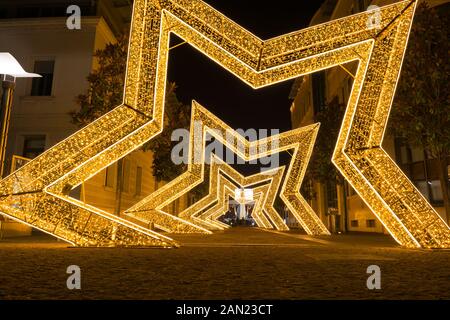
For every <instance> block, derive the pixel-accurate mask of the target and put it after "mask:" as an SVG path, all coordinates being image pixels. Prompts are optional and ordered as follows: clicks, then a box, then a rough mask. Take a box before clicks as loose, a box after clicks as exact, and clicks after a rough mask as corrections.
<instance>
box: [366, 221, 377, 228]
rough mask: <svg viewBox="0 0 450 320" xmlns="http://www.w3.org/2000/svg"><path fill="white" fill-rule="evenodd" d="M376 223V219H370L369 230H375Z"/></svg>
mask: <svg viewBox="0 0 450 320" xmlns="http://www.w3.org/2000/svg"><path fill="white" fill-rule="evenodd" d="M375 225H376V222H375V220H374V219H368V220H366V227H367V228H375Z"/></svg>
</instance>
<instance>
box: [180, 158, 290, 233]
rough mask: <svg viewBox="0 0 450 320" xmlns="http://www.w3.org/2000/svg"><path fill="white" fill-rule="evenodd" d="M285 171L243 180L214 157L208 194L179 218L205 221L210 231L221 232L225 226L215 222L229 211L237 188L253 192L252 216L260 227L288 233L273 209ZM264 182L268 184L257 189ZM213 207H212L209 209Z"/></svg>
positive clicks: (260, 174) (267, 172)
mask: <svg viewBox="0 0 450 320" xmlns="http://www.w3.org/2000/svg"><path fill="white" fill-rule="evenodd" d="M284 170H285V168H284V167H280V168H275V169H271V170H268V171H266V172H264V173H258V174H254V175H251V176H248V177H244V176H243V175H241V174H239V173H238V172H237V171H236V170H234V169H233V168H232V167H231V166H229V165H227V164H226V163H225V162H223V161H222V160H221V159H219V158H218V157H216V156H213V159H212V163H211V169H210V189H209V194H208V195H207V196H205V197H204V198H202V199H201V200H200V201H198V202H197V203H195V204H194V205H192V206H190V207H189V208H187V209H185V210H184V211H183V212H181V213H180V215H179V216H180V217H186V218H189V219H194V220H195V221H198V222H200V223H201V222H204V221H206V222H207V223H212V224H213V228H214V227H215V228H219V229H223V228H224V227H227V225H225V226H224V225H223V224H222V223H219V224H217V219H218V218H219V217H220V216H222V215H223V214H225V213H226V212H227V211H228V208H229V205H228V203H229V201H228V199H229V198H230V197H234V196H235V195H234V192H235V190H236V188H238V189H242V188H245V189H252V191H253V196H254V200H255V206H254V208H253V211H252V216H253V217H254V219H255V222H256V224H257V225H258V226H259V227H261V228H268V229H272V228H274V227H275V228H276V229H277V230H288V229H289V228H288V226H287V225H286V224H285V222H284V221H283V219H281V216H280V215H279V213H278V212H277V211H276V209H275V208H274V207H273V203H274V201H275V197H276V195H277V192H278V190H279V187H280V185H281V181H282V178H283V173H284ZM263 182H268V183H265V184H263V185H260V184H261V183H263ZM255 185H258V186H255ZM214 203H215V205H213V206H211V204H214ZM204 209H206V210H204Z"/></svg>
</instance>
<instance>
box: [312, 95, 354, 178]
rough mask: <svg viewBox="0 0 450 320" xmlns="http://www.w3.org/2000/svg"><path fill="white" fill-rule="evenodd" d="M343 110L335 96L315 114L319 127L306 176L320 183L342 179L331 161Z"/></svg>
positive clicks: (343, 107)
mask: <svg viewBox="0 0 450 320" xmlns="http://www.w3.org/2000/svg"><path fill="white" fill-rule="evenodd" d="M344 111H345V106H344V105H343V104H341V103H339V100H338V98H337V97H335V98H333V99H332V100H331V101H330V102H329V103H328V104H326V105H325V106H324V107H323V108H322V110H321V111H319V112H318V113H317V114H316V116H315V122H320V129H319V133H318V134H317V139H316V143H315V145H314V150H313V153H312V156H311V161H310V162H309V166H308V173H307V174H308V177H309V178H312V179H313V180H315V181H318V182H322V183H324V182H327V181H335V182H336V183H338V184H342V183H343V181H344V180H343V177H342V175H341V174H340V173H339V171H338V170H337V169H336V167H335V166H334V164H333V163H332V162H331V158H332V155H333V151H334V146H335V144H336V141H337V137H338V135H339V129H340V124H341V122H342V118H343V116H344Z"/></svg>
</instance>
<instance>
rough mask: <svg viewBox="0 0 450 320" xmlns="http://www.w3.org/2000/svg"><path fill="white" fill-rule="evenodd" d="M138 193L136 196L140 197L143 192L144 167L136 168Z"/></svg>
mask: <svg viewBox="0 0 450 320" xmlns="http://www.w3.org/2000/svg"><path fill="white" fill-rule="evenodd" d="M135 190H136V192H135V195H137V196H140V195H141V192H142V167H137V168H136V189H135Z"/></svg>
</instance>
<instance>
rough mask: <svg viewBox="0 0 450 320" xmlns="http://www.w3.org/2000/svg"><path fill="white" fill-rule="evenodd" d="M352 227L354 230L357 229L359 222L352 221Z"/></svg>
mask: <svg viewBox="0 0 450 320" xmlns="http://www.w3.org/2000/svg"><path fill="white" fill-rule="evenodd" d="M350 226H352V227H353V228H357V227H358V226H359V224H358V220H352V221H350Z"/></svg>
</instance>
